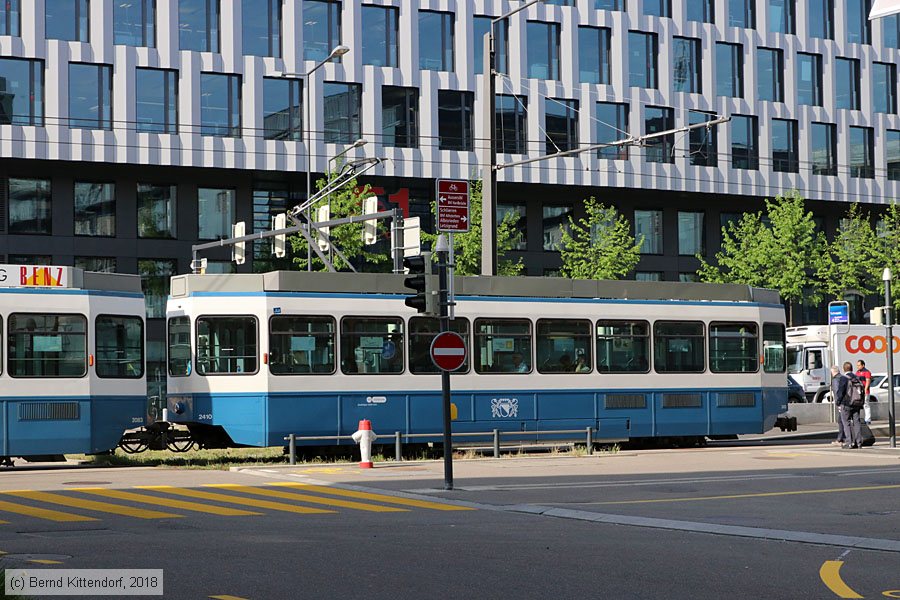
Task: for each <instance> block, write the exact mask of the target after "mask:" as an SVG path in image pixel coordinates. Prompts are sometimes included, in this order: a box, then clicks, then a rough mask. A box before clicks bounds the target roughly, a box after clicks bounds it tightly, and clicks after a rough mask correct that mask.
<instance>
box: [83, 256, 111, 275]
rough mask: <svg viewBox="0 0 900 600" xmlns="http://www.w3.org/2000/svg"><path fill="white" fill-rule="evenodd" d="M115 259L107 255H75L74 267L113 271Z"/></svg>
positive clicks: (102, 271)
mask: <svg viewBox="0 0 900 600" xmlns="http://www.w3.org/2000/svg"><path fill="white" fill-rule="evenodd" d="M116 263H117V261H116V259H115V258H113V257H109V256H76V257H75V268H76V269H84V270H85V271H93V272H94V273H115V272H116Z"/></svg>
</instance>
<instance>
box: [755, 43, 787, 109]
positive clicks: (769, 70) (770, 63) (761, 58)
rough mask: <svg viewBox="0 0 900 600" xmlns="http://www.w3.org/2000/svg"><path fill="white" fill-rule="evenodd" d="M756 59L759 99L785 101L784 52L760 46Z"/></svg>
mask: <svg viewBox="0 0 900 600" xmlns="http://www.w3.org/2000/svg"><path fill="white" fill-rule="evenodd" d="M756 59H757V72H756V73H757V74H756V77H757V79H758V80H759V81H758V82H757V88H756V93H757V95H758V96H759V99H760V100H768V101H769V102H784V54H783V53H782V51H781V50H776V49H774V48H759V49H758V51H757V54H756Z"/></svg>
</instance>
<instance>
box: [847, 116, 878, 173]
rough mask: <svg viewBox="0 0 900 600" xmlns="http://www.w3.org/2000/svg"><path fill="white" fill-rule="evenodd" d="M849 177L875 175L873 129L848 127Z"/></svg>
mask: <svg viewBox="0 0 900 600" xmlns="http://www.w3.org/2000/svg"><path fill="white" fill-rule="evenodd" d="M849 146H850V148H849V155H850V177H862V178H867V179H872V178H874V177H875V148H874V130H873V129H872V128H871V127H850V144H849Z"/></svg>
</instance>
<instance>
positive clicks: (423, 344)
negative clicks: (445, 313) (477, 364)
mask: <svg viewBox="0 0 900 600" xmlns="http://www.w3.org/2000/svg"><path fill="white" fill-rule="evenodd" d="M440 330H441V324H440V321H438V319H435V318H431V317H412V318H410V320H409V372H410V373H413V374H414V375H428V374H434V373H440V372H441V370H440V369H438V368H437V367H436V366H435V365H434V362H432V360H431V342H433V341H434V337H435V336H436V335H437V334H438V333H439V332H440ZM450 331H452V332H454V333H458V334H459V335H460V336H462V339H463V340H465V342H466V347H467V348H468V347H471V343H470V342H469V320H468V319H464V318H462V317H457V318H455V319H453V320H451V321H450ZM468 371H469V354H468V353H466V360H465V362H463V365H462V366H461V367H460V368H459V369H457V370H456V371H454V373H468Z"/></svg>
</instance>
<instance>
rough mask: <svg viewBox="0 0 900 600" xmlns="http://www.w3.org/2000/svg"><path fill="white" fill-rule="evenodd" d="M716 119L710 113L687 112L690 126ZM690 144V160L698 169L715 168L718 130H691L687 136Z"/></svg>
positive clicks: (709, 128)
mask: <svg viewBox="0 0 900 600" xmlns="http://www.w3.org/2000/svg"><path fill="white" fill-rule="evenodd" d="M715 118H716V115H714V114H712V113H705V112H700V111H696V110H691V111H688V119H689V121H690V123H691V125H696V124H698V123H706V122H707V121H712V120H713V119H715ZM688 140H689V142H690V160H691V164H692V165H696V166H698V167H715V166H716V164H717V162H718V128H717V127H703V128H700V129H692V130H691V132H690V134H689V135H688Z"/></svg>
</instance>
